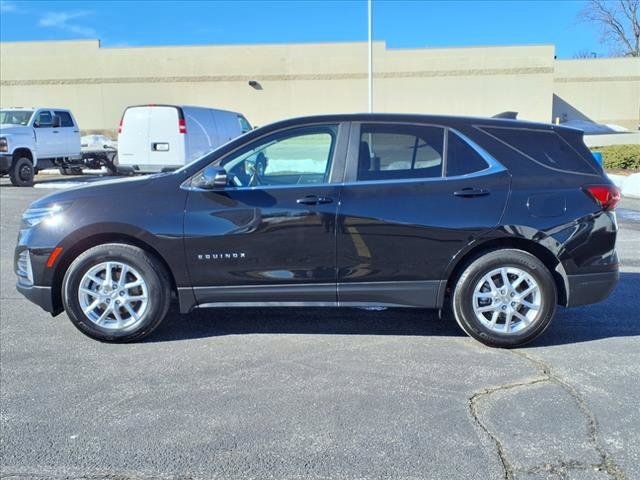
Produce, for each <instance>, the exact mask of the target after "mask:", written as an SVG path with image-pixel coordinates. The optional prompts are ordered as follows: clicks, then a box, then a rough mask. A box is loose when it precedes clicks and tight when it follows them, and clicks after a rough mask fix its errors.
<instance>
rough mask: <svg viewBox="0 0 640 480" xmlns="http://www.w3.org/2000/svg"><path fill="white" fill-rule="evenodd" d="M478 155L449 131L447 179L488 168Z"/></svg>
mask: <svg viewBox="0 0 640 480" xmlns="http://www.w3.org/2000/svg"><path fill="white" fill-rule="evenodd" d="M488 167H489V165H488V164H487V162H485V160H484V159H483V158H482V157H481V156H480V154H479V153H478V152H477V151H476V150H475V149H474V148H473V147H471V145H469V144H468V143H467V142H466V141H464V140H463V139H462V138H460V136H458V135H456V134H455V133H453V132H452V131H449V136H448V138H447V177H454V176H457V175H468V174H470V173H474V172H479V171H481V170H484V169H486V168H488Z"/></svg>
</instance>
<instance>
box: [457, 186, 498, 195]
mask: <svg viewBox="0 0 640 480" xmlns="http://www.w3.org/2000/svg"><path fill="white" fill-rule="evenodd" d="M453 194H454V195H455V196H456V197H482V196H484V195H489V190H487V189H486V188H471V187H467V188H463V189H462V190H457V191H455V192H453Z"/></svg>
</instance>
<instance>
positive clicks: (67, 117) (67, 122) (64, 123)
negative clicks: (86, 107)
mask: <svg viewBox="0 0 640 480" xmlns="http://www.w3.org/2000/svg"><path fill="white" fill-rule="evenodd" d="M55 114H56V115H57V116H58V117H60V126H61V127H73V126H74V125H73V120H72V119H71V114H70V113H69V112H64V111H57V110H56V112H55Z"/></svg>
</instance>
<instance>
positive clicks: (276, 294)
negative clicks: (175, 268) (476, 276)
mask: <svg viewBox="0 0 640 480" xmlns="http://www.w3.org/2000/svg"><path fill="white" fill-rule="evenodd" d="M446 284H447V282H446V280H423V281H409V282H407V281H404V282H360V283H338V284H334V283H313V284H286V285H242V286H211V287H193V288H191V287H179V288H178V299H179V302H180V312H181V313H188V312H190V311H191V310H192V309H193V308H224V307H227V308H229V307H403V308H406V307H409V308H441V307H442V303H443V298H444V289H445V288H446Z"/></svg>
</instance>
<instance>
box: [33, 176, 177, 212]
mask: <svg viewBox="0 0 640 480" xmlns="http://www.w3.org/2000/svg"><path fill="white" fill-rule="evenodd" d="M169 176H170V174H163V173H159V174H155V175H144V176H138V177H125V178H117V179H106V180H98V181H95V182H91V183H89V184H87V185H83V186H80V187H75V188H70V189H67V190H61V191H58V192H56V193H52V194H51V195H47V196H45V197H42V198H41V199H39V200H37V201H35V202H34V203H32V204H31V207H42V206H45V205H50V204H52V203H64V202H73V201H76V200H80V199H83V198H84V199H87V198H94V197H104V199H105V200H104V201H106V202H113V203H114V205H115V204H119V203H120V202H121V199H122V198H123V197H122V195H121V194H123V193H125V192H131V191H137V192H142V191H146V190H149V189H155V187H157V188H159V189H162V188H167V183H172V184H173V183H175V181H174V182H167V181H166V180H167V179H168V178H167V177H169Z"/></svg>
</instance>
